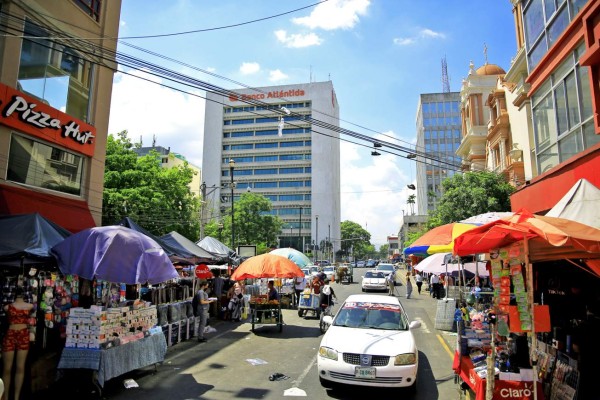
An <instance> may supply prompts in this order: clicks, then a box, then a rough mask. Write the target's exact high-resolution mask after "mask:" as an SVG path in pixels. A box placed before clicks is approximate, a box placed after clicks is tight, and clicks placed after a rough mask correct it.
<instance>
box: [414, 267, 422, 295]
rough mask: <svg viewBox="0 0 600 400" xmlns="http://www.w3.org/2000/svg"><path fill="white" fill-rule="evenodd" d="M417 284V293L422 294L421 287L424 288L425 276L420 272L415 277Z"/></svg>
mask: <svg viewBox="0 0 600 400" xmlns="http://www.w3.org/2000/svg"><path fill="white" fill-rule="evenodd" d="M415 283H416V284H417V292H419V294H421V286H423V275H421V273H420V272H419V271H417V274H416V275H415Z"/></svg>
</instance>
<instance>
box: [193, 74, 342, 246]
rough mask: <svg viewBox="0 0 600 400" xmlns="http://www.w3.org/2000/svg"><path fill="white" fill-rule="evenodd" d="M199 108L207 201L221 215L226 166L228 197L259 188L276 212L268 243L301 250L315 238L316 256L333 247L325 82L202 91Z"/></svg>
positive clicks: (332, 101) (335, 212)
mask: <svg viewBox="0 0 600 400" xmlns="http://www.w3.org/2000/svg"><path fill="white" fill-rule="evenodd" d="M205 111H206V112H205V125H204V151H203V158H202V174H203V175H202V181H203V183H204V184H206V187H207V188H212V191H214V192H215V196H214V197H213V198H216V199H218V200H217V202H213V204H212V205H211V204H210V202H208V203H209V204H208V207H213V208H215V209H217V211H218V212H219V213H220V214H221V218H227V216H226V215H225V214H227V212H226V210H227V209H230V208H231V200H232V199H231V198H230V197H231V195H230V193H231V188H230V184H231V180H232V179H231V175H230V173H231V171H233V180H234V183H235V186H234V194H233V201H234V205H235V200H236V199H238V198H239V195H240V193H243V192H246V191H252V192H254V193H259V194H262V195H264V196H265V197H267V198H268V199H269V200H271V202H272V205H273V210H272V214H273V215H277V216H278V217H280V218H281V219H282V220H283V222H284V225H283V228H282V231H281V232H280V234H279V243H273V244H274V245H277V244H278V245H279V246H280V247H294V248H296V249H299V250H302V251H306V249H307V248H311V246H312V245H313V244H315V245H318V246H319V248H320V249H321V253H320V255H319V257H320V258H323V257H322V255H323V254H324V253H323V252H324V251H325V249H326V248H329V247H333V254H335V251H336V250H337V249H339V246H340V243H339V238H340V237H341V234H340V218H341V211H340V208H341V207H340V140H339V131H338V130H339V129H338V128H339V107H338V103H337V99H336V96H335V91H334V89H333V84H332V82H330V81H329V82H312V83H304V84H297V85H284V86H269V87H260V88H254V89H242V90H234V91H231V92H228V93H227V94H217V93H208V94H207V101H206V110H205ZM231 161H233V162H231ZM205 200H207V199H205ZM215 203H218V204H215ZM208 214H212V213H210V212H209V213H208ZM203 222H206V221H203ZM240 223H242V222H240ZM235 224H236V222H235V221H234V225H235ZM329 243H331V244H332V246H328V244H329ZM239 244H252V243H235V245H239Z"/></svg>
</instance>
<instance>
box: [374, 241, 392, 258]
mask: <svg viewBox="0 0 600 400" xmlns="http://www.w3.org/2000/svg"><path fill="white" fill-rule="evenodd" d="M389 252H390V245H389V243H386V244H382V245H381V246H379V252H378V255H377V258H379V259H380V260H387V259H388V257H389Z"/></svg>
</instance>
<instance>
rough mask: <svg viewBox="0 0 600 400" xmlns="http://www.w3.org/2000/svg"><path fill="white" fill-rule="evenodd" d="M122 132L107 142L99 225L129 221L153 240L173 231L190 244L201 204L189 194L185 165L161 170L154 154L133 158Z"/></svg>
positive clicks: (188, 170) (197, 228)
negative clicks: (151, 234)
mask: <svg viewBox="0 0 600 400" xmlns="http://www.w3.org/2000/svg"><path fill="white" fill-rule="evenodd" d="M133 147H134V144H132V142H131V140H130V139H129V138H128V137H127V131H122V132H119V133H117V134H116V137H115V136H114V135H112V134H110V135H109V136H108V140H107V144H106V165H105V170H104V192H103V195H102V198H103V203H102V225H113V224H115V223H118V222H119V221H120V220H121V219H123V218H124V217H130V218H131V219H133V220H134V221H135V222H136V223H138V224H139V225H140V226H142V227H143V228H144V229H146V230H147V231H149V232H150V233H153V234H155V235H157V236H162V235H164V234H166V233H169V232H171V231H176V232H178V233H180V234H181V235H183V236H185V237H187V238H188V239H190V240H192V241H196V240H197V239H198V235H199V231H200V221H199V209H200V199H199V198H198V196H196V195H195V194H194V193H193V192H192V191H191V189H190V187H189V184H190V183H191V182H192V179H193V176H194V173H195V172H194V170H192V169H191V168H190V167H189V166H188V164H187V162H185V163H184V164H183V165H181V166H176V167H173V168H162V167H161V157H160V155H159V154H158V153H157V152H156V151H152V152H151V153H150V154H148V155H146V156H143V157H138V155H137V154H136V153H135V152H134V151H133V150H132V149H133Z"/></svg>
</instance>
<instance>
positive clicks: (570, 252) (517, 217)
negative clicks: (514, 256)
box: [454, 209, 600, 262]
mask: <svg viewBox="0 0 600 400" xmlns="http://www.w3.org/2000/svg"><path fill="white" fill-rule="evenodd" d="M524 239H528V240H529V260H530V262H537V261H551V260H558V259H564V258H585V259H587V258H600V230H599V229H596V228H593V227H591V226H588V225H584V224H581V223H579V222H576V221H571V220H568V219H564V218H555V217H546V216H542V215H535V214H532V213H531V212H529V211H527V210H524V209H522V210H520V211H518V212H516V213H515V214H513V215H512V216H510V217H506V218H502V219H499V220H497V221H494V222H490V223H489V224H486V225H482V226H480V227H477V228H475V229H471V230H469V231H467V232H464V233H463V234H462V235H460V236H458V237H457V238H456V239H455V240H454V254H457V255H460V256H464V255H468V254H478V253H488V252H489V251H490V250H493V249H498V248H501V247H507V246H509V245H510V244H512V243H514V242H518V241H521V240H524Z"/></svg>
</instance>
